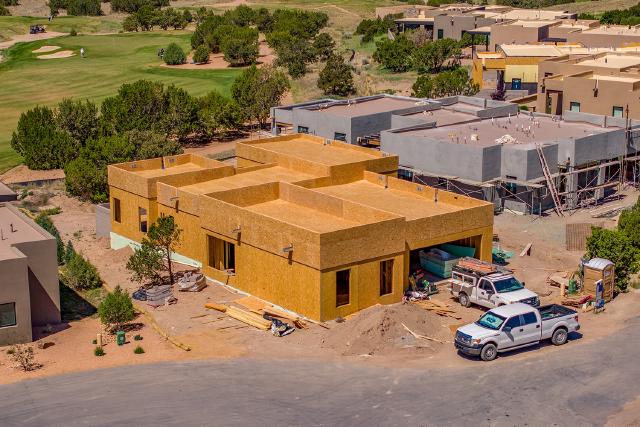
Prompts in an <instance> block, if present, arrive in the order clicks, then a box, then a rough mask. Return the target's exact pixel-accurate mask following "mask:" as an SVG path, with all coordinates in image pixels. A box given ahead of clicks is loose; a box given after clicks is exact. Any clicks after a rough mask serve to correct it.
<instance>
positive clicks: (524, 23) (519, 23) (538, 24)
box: [507, 19, 556, 28]
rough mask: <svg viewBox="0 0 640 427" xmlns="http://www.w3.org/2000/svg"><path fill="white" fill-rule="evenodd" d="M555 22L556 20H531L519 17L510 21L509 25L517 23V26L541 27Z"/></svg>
mask: <svg viewBox="0 0 640 427" xmlns="http://www.w3.org/2000/svg"><path fill="white" fill-rule="evenodd" d="M555 23H556V21H539V20H535V21H529V20H525V19H518V20H517V21H515V22H510V23H509V24H507V25H516V26H519V27H525V28H540V27H546V26H549V25H552V24H555Z"/></svg>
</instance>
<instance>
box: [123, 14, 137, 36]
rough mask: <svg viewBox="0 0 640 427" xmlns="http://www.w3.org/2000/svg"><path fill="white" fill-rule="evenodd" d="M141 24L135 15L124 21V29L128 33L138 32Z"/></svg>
mask: <svg viewBox="0 0 640 427" xmlns="http://www.w3.org/2000/svg"><path fill="white" fill-rule="evenodd" d="M139 26H140V23H139V22H138V18H136V16H135V15H129V16H127V17H126V18H124V20H123V21H122V29H123V30H124V31H127V32H133V31H138V27H139Z"/></svg>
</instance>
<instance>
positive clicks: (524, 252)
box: [520, 242, 533, 256]
mask: <svg viewBox="0 0 640 427" xmlns="http://www.w3.org/2000/svg"><path fill="white" fill-rule="evenodd" d="M532 245H533V242H529V243H527V245H526V246H525V247H524V249H523V250H522V252H520V256H525V255H529V253H530V252H531V246H532Z"/></svg>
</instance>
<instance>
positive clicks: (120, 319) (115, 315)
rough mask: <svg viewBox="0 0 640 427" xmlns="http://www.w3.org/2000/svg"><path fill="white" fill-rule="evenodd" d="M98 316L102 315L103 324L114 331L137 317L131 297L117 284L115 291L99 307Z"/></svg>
mask: <svg viewBox="0 0 640 427" xmlns="http://www.w3.org/2000/svg"><path fill="white" fill-rule="evenodd" d="M98 316H100V321H101V322H102V324H103V325H105V326H107V327H108V328H109V329H110V330H111V331H112V332H113V331H116V330H119V329H120V328H121V327H122V325H124V324H126V323H128V322H130V321H132V320H133V319H134V318H135V311H134V308H133V302H132V301H131V297H130V296H129V294H128V293H126V292H125V291H123V290H122V289H121V288H120V286H117V287H116V288H115V289H114V290H113V292H109V293H108V294H107V296H106V297H105V299H104V301H102V303H101V304H100V307H98Z"/></svg>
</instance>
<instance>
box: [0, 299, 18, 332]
mask: <svg viewBox="0 0 640 427" xmlns="http://www.w3.org/2000/svg"><path fill="white" fill-rule="evenodd" d="M3 306H11V307H12V309H13V323H12V324H9V323H7V324H6V325H3V324H2V323H0V329H2V328H11V327H14V326H18V312H17V311H16V303H15V302H6V303H2V304H0V308H1V307H3ZM1 318H2V317H0V319H1Z"/></svg>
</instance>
